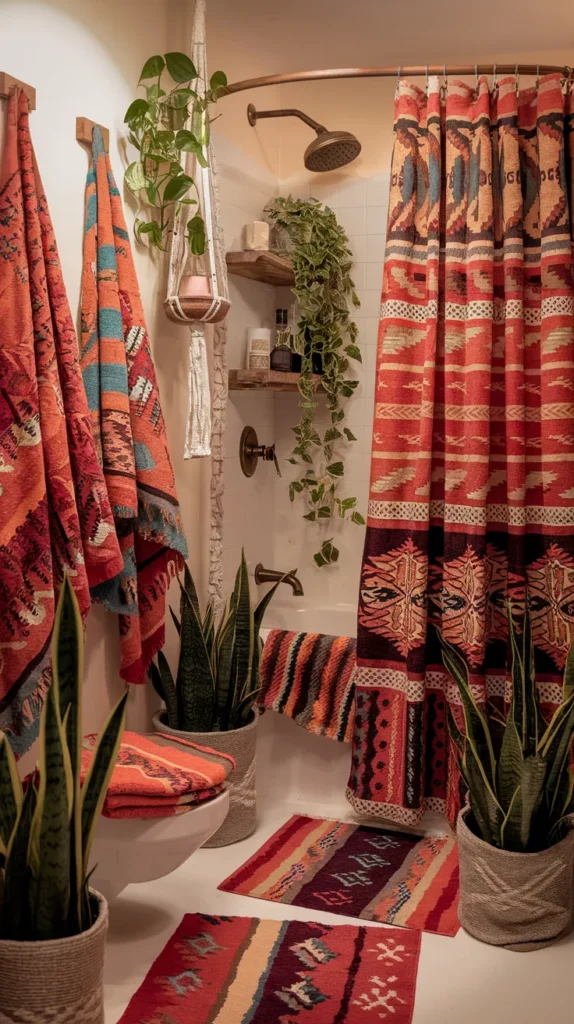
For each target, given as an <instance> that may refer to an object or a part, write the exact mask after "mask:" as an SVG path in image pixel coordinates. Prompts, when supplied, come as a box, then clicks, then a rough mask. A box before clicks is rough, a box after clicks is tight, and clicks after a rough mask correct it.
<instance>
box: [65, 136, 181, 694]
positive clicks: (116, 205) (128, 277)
mask: <svg viewBox="0 0 574 1024" xmlns="http://www.w3.org/2000/svg"><path fill="white" fill-rule="evenodd" d="M82 372H83V376H84V384H85V388H86V393H87V396H88V403H89V406H90V411H91V416H92V427H93V431H94V436H95V438H96V441H97V444H98V448H99V453H100V458H101V461H102V466H103V470H104V476H105V479H106V484H107V487H108V494H109V497H110V503H111V506H112V510H113V513H114V518H115V521H116V526H117V531H118V536H119V538H120V544H121V548H122V553H123V558H124V565H123V569H122V571H121V573H120V574H119V575H118V576H117V577H116V578H115V579H114V580H113V581H112V582H111V583H107V584H105V585H104V586H101V587H97V588H95V589H94V590H93V591H92V594H93V597H94V598H95V599H97V600H100V601H102V603H103V604H105V605H106V607H107V608H109V609H110V611H114V612H116V613H117V614H118V615H119V616H120V646H121V665H120V675H121V676H122V678H123V679H125V680H126V681H127V682H129V683H142V682H144V681H145V673H146V671H147V669H148V668H149V665H150V662H151V660H152V658H153V656H154V655H155V654H156V652H157V651H158V650H159V649H160V648H161V647H163V644H164V642H165V604H166V601H165V594H166V591H167V589H168V587H169V584H170V582H171V580H172V579H173V576H174V574H175V573H176V571H178V570H180V569H182V568H183V561H184V558H186V557H187V544H186V541H185V537H184V532H183V524H182V519H181V511H180V507H179V502H178V500H177V494H176V490H175V479H174V475H173V469H172V465H171V460H170V456H169V449H168V442H167V434H166V429H165V422H164V419H163V415H162V411H161V405H160V398H159V391H158V386H157V380H156V375H155V368H154V364H153V360H152V357H151V352H150V346H149V338H148V333H147V328H146V324H145V318H144V311H143V307H142V302H141V297H140V291H139V286H138V282H137V278H136V273H135V267H134V263H133V258H132V253H131V248H130V242H129V237H128V233H127V230H126V222H125V218H124V213H123V209H122V202H121V198H120V193H119V192H118V189H117V186H116V183H115V181H114V176H113V172H112V168H111V164H110V158H109V156H108V154H107V153H106V151H105V149H104V144H103V140H102V133H101V131H100V129H99V128H95V129H94V136H93V160H92V165H91V167H90V171H89V173H88V180H87V185H86V225H85V237H84V268H83V275H82Z"/></svg>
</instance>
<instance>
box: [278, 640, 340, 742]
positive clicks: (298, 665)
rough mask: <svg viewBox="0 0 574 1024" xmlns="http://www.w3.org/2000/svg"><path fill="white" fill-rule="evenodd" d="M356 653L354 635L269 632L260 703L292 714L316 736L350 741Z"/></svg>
mask: <svg viewBox="0 0 574 1024" xmlns="http://www.w3.org/2000/svg"><path fill="white" fill-rule="evenodd" d="M356 653H357V641H356V640H355V639H354V638H353V637H348V636H326V635H325V634H323V633H292V632H289V631H288V630H283V629H272V630H270V632H269V636H268V637H267V640H266V642H265V646H264V648H263V655H262V658H261V691H260V694H259V700H258V703H259V706H260V707H261V708H265V709H267V710H269V711H277V712H278V713H279V714H281V715H286V716H287V717H288V718H292V719H293V721H294V722H297V724H298V725H300V726H302V727H303V728H304V729H306V730H307V732H311V733H313V734H314V735H315V736H326V737H328V739H331V740H339V742H343V743H349V742H350V739H351V728H352V719H353V714H354V694H355V683H354V675H355V661H356Z"/></svg>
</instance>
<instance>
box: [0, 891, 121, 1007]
mask: <svg viewBox="0 0 574 1024" xmlns="http://www.w3.org/2000/svg"><path fill="white" fill-rule="evenodd" d="M90 893H91V896H92V899H93V901H94V903H97V908H98V916H97V918H96V920H95V922H94V924H93V925H92V927H91V928H89V929H88V931H86V932H82V933H81V935H72V936H70V937H69V938H66V939H52V940H50V941H48V942H13V941H12V940H11V939H2V940H0V1021H2V1022H3V1024H55V1022H56V1021H57V1022H58V1024H104V998H103V975H104V946H105V942H106V932H107V930H108V905H107V903H106V901H105V899H104V897H103V896H102V895H100V893H99V892H96V891H95V889H91V890H90Z"/></svg>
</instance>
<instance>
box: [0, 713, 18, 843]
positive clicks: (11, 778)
mask: <svg viewBox="0 0 574 1024" xmlns="http://www.w3.org/2000/svg"><path fill="white" fill-rule="evenodd" d="M22 800H23V795H22V783H21V782H20V776H19V775H18V769H17V768H16V758H15V757H14V754H13V752H12V747H11V746H10V741H9V739H8V736H7V735H6V733H3V732H0V853H3V854H5V853H6V851H7V849H8V845H9V843H10V837H11V835H12V832H13V831H14V828H15V826H16V822H17V820H18V815H19V813H20V809H21V807H22Z"/></svg>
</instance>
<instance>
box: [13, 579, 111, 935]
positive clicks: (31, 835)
mask: <svg viewBox="0 0 574 1024" xmlns="http://www.w3.org/2000/svg"><path fill="white" fill-rule="evenodd" d="M52 664H53V674H52V683H51V685H50V687H49V689H48V692H47V694H46V700H45V703H44V708H43V710H42V718H41V723H40V756H39V764H38V769H37V771H36V772H35V773H34V774H33V775H31V776H29V777H28V778H27V779H26V780H25V782H24V784H22V783H21V782H20V778H19V775H18V770H17V768H16V761H15V758H14V754H13V752H12V749H11V747H10V742H9V739H8V736H7V735H6V734H5V733H2V732H0V939H16V940H19V941H24V940H26V941H28V940H46V939H59V938H63V937H65V936H69V935H77V934H79V933H80V932H83V931H85V930H86V929H87V928H89V927H90V926H91V924H92V923H93V922H92V908H91V905H90V899H89V892H88V862H89V859H90V850H91V845H92V840H93V836H94V831H95V827H96V824H97V821H98V818H99V815H100V811H101V809H102V804H103V802H104V798H105V795H106V791H107V788H108V784H109V780H110V776H111V773H112V771H113V768H114V765H115V763H116V759H117V754H118V748H119V744H120V740H121V735H122V731H123V727H124V720H125V708H126V700H127V695H124V696H123V697H122V699H121V700H120V702H119V704H118V705H117V706H116V707H115V708H114V710H113V711H112V713H111V715H110V716H109V718H108V720H107V722H106V724H105V725H104V728H103V730H102V733H101V735H100V738H99V741H98V745H97V747H96V749H95V752H94V756H93V760H92V763H91V767H90V770H89V772H88V775H87V777H86V779H85V781H84V783H83V785H82V784H81V778H80V774H81V749H82V715H81V694H82V677H83V626H82V620H81V615H80V610H79V608H78V602H77V600H76V597H75V594H74V591H73V589H72V586H71V584H70V582H69V580H68V578H67V577H66V579H65V580H64V584H63V586H62V588H61V592H60V597H59V600H58V606H57V610H56V616H55V622H54V630H53V638H52Z"/></svg>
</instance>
